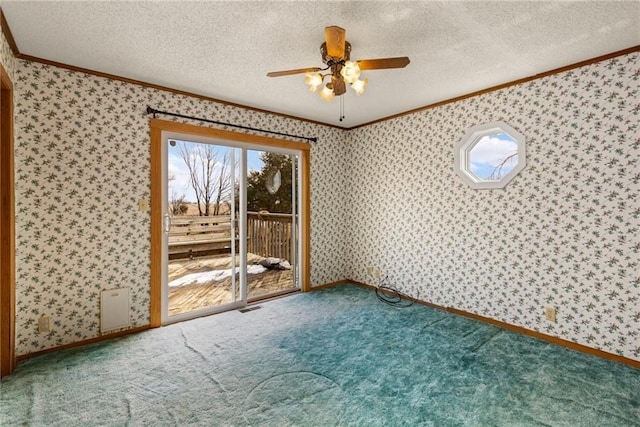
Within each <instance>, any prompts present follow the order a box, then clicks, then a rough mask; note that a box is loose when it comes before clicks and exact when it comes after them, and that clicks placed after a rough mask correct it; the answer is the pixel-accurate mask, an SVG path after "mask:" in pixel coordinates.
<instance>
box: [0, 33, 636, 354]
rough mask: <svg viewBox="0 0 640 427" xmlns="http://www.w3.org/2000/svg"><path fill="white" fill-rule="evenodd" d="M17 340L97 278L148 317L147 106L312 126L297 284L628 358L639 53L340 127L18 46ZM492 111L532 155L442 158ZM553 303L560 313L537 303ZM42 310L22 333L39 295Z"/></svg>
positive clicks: (77, 331) (11, 67)
mask: <svg viewBox="0 0 640 427" xmlns="http://www.w3.org/2000/svg"><path fill="white" fill-rule="evenodd" d="M0 42H1V44H0V61H2V64H3V65H4V67H5V68H6V69H7V71H8V73H9V75H10V76H11V77H12V79H13V82H14V86H15V102H16V121H15V138H16V142H15V144H16V148H15V149H16V163H15V165H16V201H17V210H16V216H17V218H16V221H17V224H16V234H17V248H16V252H17V254H16V255H17V260H16V267H17V277H16V280H17V284H16V299H17V319H16V321H17V322H16V328H17V349H16V351H17V354H25V353H29V352H33V351H38V350H41V349H45V348H50V347H54V346H57V345H61V344H66V343H69V342H74V341H80V340H83V339H87V338H92V337H95V336H98V335H99V327H98V322H99V292H100V290H101V289H104V288H110V287H115V286H129V287H131V289H132V302H133V305H132V324H133V326H139V325H145V324H147V323H148V318H149V312H148V303H149V217H148V213H142V212H139V211H137V200H138V199H139V198H142V197H148V196H149V130H148V125H147V123H148V119H147V115H146V114H145V113H144V107H145V106H146V105H151V106H154V107H156V108H160V109H167V110H172V111H178V112H181V113H184V114H193V115H196V116H206V117H215V118H217V119H220V120H224V121H229V122H234V123H239V124H245V125H251V126H258V127H266V128H270V129H273V130H278V131H285V132H290V133H297V134H303V135H315V136H318V137H319V138H320V139H319V142H318V143H317V144H314V145H313V147H312V151H311V163H312V169H311V182H312V198H311V203H312V237H311V240H312V242H311V244H312V284H314V285H319V284H323V283H328V282H333V281H337V280H340V279H343V278H345V277H348V278H352V279H355V280H358V281H362V282H367V283H375V279H374V278H373V277H370V276H368V275H367V267H368V266H372V267H379V268H380V269H381V270H382V274H383V276H384V275H388V276H389V282H390V283H391V284H393V285H396V286H398V287H400V288H401V289H402V290H404V291H405V292H407V293H410V294H412V295H414V296H418V297H419V298H420V299H423V300H426V301H431V302H433V303H436V304H440V305H443V306H452V307H456V308H459V309H462V310H467V311H470V312H473V313H478V314H481V315H483V316H488V317H492V318H495V319H498V320H502V321H505V322H508V323H512V324H515V325H519V326H522V327H525V328H528V329H533V330H538V331H541V332H544V333H547V334H550V335H555V336H559V337H561V338H564V339H569V340H574V341H576V342H578V343H582V344H585V345H588V346H591V347H595V348H600V349H603V350H605V351H609V352H613V353H617V354H620V355H623V356H626V357H630V358H634V359H640V341H639V340H640V337H639V332H638V331H639V330H640V309H638V306H639V305H640V304H639V303H640V301H639V298H640V277H638V273H637V271H638V252H639V251H640V237H639V233H638V228H639V220H638V217H639V215H640V213H639V212H640V207H639V202H638V194H639V193H640V177H639V174H638V162H639V157H640V156H639V151H640V140H639V138H638V126H639V123H638V122H639V120H640V114H639V112H638V107H637V102H634V100H635V99H637V98H638V91H639V85H640V83H639V77H638V76H639V75H640V70H639V68H640V66H639V55H638V54H632V55H627V56H623V57H619V58H616V59H613V60H608V61H604V62H602V63H599V64H594V65H590V66H587V67H584V68H580V69H577V70H573V71H569V72H566V73H563V74H559V75H556V76H551V77H547V78H544V79H541V80H537V81H533V82H529V83H526V84H523V85H519V86H515V87H511V88H508V89H504V90H502V91H499V92H493V93H489V94H485V95H482V96H480V97H474V98H470V99H467V100H463V101H460V102H456V103H453V104H448V105H446V106H442V107H439V108H435V109H431V110H427V111H423V112H420V113H416V114H412V115H408V116H403V117H400V118H397V119H394V120H390V121H386V122H382V123H379V124H375V125H372V126H368V127H365V128H359V129H356V130H353V131H350V132H345V131H340V130H336V129H332V128H329V127H324V126H318V125H313V124H309V123H305V122H299V121H295V120H289V119H285V118H281V117H277V116H272V115H268V114H263V113H256V112H251V111H245V110H242V109H239V108H234V107H229V106H225V105H221V104H215V103H210V102H206V101H202V100H198V99H194V98H189V97H185V96H179V95H174V94H171V93H167V92H163V91H158V90H153V89H149V88H144V87H139V86H135V85H131V84H127V83H123V82H118V81H111V80H108V79H104V78H99V77H95V76H90V75H85V74H82V73H77V72H72V71H68V70H64V69H59V68H56V67H51V66H46V65H42V64H37V63H32V62H27V61H19V60H15V59H14V58H13V56H12V55H11V52H10V49H9V47H8V44H7V43H6V40H5V39H4V37H2V38H1V40H0ZM492 120H504V121H506V122H507V123H509V124H510V125H511V126H512V127H514V128H516V129H517V130H519V131H520V132H521V133H523V134H525V136H526V137H527V138H528V141H527V155H528V162H527V163H528V164H527V167H526V168H525V169H524V171H522V172H521V174H520V175H519V176H518V177H517V178H516V179H514V180H513V181H512V182H511V183H510V184H509V186H508V187H507V188H505V189H503V190H484V191H478V190H471V189H469V188H468V187H467V186H466V185H465V184H463V183H462V182H461V181H460V179H459V178H458V177H457V175H456V174H455V173H454V171H453V151H452V150H453V146H454V144H455V143H456V142H457V141H458V140H459V139H460V138H461V137H462V136H463V135H464V133H465V131H466V129H467V128H468V127H470V126H473V125H476V124H480V123H484V122H487V121H492ZM546 305H553V306H556V307H557V308H558V322H557V323H555V324H553V323H548V322H545V321H544V320H543V307H544V306H546ZM42 314H46V315H50V316H52V317H53V318H54V325H53V330H52V332H51V333H48V334H37V330H36V324H37V319H38V317H39V316H40V315H42Z"/></svg>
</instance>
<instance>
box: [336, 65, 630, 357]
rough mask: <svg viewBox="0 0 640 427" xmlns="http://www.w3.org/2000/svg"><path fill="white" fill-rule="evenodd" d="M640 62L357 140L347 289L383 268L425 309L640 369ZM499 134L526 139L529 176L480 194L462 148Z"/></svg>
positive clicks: (419, 117)
mask: <svg viewBox="0 0 640 427" xmlns="http://www.w3.org/2000/svg"><path fill="white" fill-rule="evenodd" d="M639 58H640V55H638V54H637V53H636V54H631V55H627V56H622V57H618V58H615V59H612V60H607V61H604V62H601V63H597V64H593V65H590V66H587V67H583V68H579V69H575V70H573V71H568V72H565V73H562V74H558V75H554V76H551V77H546V78H543V79H540V80H535V81H532V82H529V83H525V84H522V85H518V86H514V87H510V88H507V89H504V90H501V91H497V92H492V93H488V94H485V95H482V96H478V97H473V98H469V99H466V100H463V101H459V102H456V103H452V104H448V105H445V106H441V107H438V108H434V109H430V110H426V111H423V112H420V113H416V114H412V115H408V116H403V117H400V118H397V119H394V120H390V121H385V122H381V123H379V124H375V125H372V126H368V127H364V128H360V129H356V130H354V131H352V132H350V133H349V134H348V136H347V139H348V152H347V159H348V169H349V171H350V174H349V175H348V176H347V186H346V187H347V189H348V194H347V206H348V213H347V219H348V223H349V228H348V230H349V234H348V235H347V259H348V260H349V266H348V275H349V277H352V278H353V279H355V280H358V281H363V282H368V283H374V282H375V280H374V279H372V278H371V277H370V276H368V275H367V267H369V266H374V267H376V266H378V267H380V269H381V270H382V275H383V276H385V275H388V276H389V279H388V281H389V283H390V284H392V285H395V286H397V287H399V288H400V289H402V290H403V291H404V292H407V293H409V294H411V295H413V296H417V297H419V298H420V299H423V300H426V301H430V302H433V303H435V304H439V305H442V306H451V307H456V308H459V309H462V310H465V311H468V312H472V313H477V314H480V315H483V316H487V317H491V318H494V319H498V320H501V321H504V322H507V323H511V324H514V325H518V326H522V327H524V328H527V329H532V330H536V331H540V332H543V333H546V334H549V335H554V336H559V337H561V338H564V339H567V340H572V341H575V342H578V343H581V344H584V345H587V346H590V347H595V348H599V349H602V350H605V351H608V352H611V353H617V354H620V355H622V356H625V357H629V358H632V359H640V276H639V271H640V268H639V259H640V256H639V251H640V233H639V216H640V200H639V198H640V137H639V131H640V111H639V109H638V108H639V107H638V99H639V97H640V59H639ZM495 120H503V121H505V122H506V123H508V124H509V125H511V126H512V127H513V128H515V129H516V130H518V131H519V132H521V133H522V134H524V135H525V136H526V138H527V166H526V168H525V169H524V170H523V171H522V172H521V173H520V174H519V175H518V176H517V177H516V178H515V179H514V180H513V181H511V183H510V184H509V185H508V186H507V187H506V188H505V189H502V190H472V189H470V188H469V187H468V186H467V185H466V184H464V183H463V182H462V181H461V180H460V178H459V177H458V176H457V175H456V174H455V172H454V169H453V147H454V145H455V144H456V143H457V142H458V141H459V140H460V138H462V137H463V136H464V134H465V131H466V130H467V129H468V128H469V127H471V126H474V125H478V124H482V123H486V122H489V121H495ZM545 306H555V307H556V308H557V323H550V322H547V321H545V320H544V307H545Z"/></svg>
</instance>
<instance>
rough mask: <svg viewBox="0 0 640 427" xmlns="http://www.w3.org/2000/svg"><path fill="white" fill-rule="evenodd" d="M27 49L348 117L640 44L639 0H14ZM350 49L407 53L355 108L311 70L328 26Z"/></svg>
mask: <svg viewBox="0 0 640 427" xmlns="http://www.w3.org/2000/svg"><path fill="white" fill-rule="evenodd" d="M0 7H2V10H3V12H4V14H5V17H6V19H7V22H8V24H9V27H10V29H11V32H12V34H13V37H14V39H15V41H16V44H17V46H18V49H19V51H20V53H21V54H23V55H28V56H34V57H38V58H42V59H46V60H50V61H56V62H60V63H63V64H68V65H73V66H76V67H82V68H87V69H91V70H95V71H100V72H103V73H109V74H115V75H118V76H121V77H126V78H130V79H135V80H141V81H145V82H149V83H154V84H157V85H162V86H167V87H170V88H174V89H179V90H184V91H188V92H193V93H196V94H199V95H204V96H209V97H213V98H217V99H220V100H224V101H228V102H234V103H239V104H243V105H247V106H251V107H256V108H261V109H266V110H270V111H275V112H278V113H283V114H288V115H292V116H296V117H301V118H306V119H311V120H316V121H320V122H323V123H328V124H332V125H339V126H343V127H352V126H356V125H359V124H362V123H366V122H369V121H373V120H376V119H380V118H383V117H387V116H390V115H393V114H397V113H402V112H405V111H407V110H411V109H414V108H418V107H422V106H425V105H428V104H432V103H435V102H439V101H443V100H447V99H451V98H454V97H457V96H461V95H465V94H468V93H471V92H474V91H478V90H482V89H486V88H489V87H491V86H495V85H499V84H502V83H507V82H510V81H513V80H517V79H521V78H525V77H529V76H532V75H535V74H538V73H541V72H545V71H549V70H552V69H554V68H558V67H562V66H565V65H570V64H573V63H576V62H580V61H583V60H587V59H591V58H594V57H597V56H600V55H605V54H608V53H611V52H615V51H618V50H622V49H626V48H630V47H633V46H637V45H639V44H640V2H639V1H626V2H616V1H606V2H596V1H582V2H564V1H562V2H560V1H553V2H538V1H536V2H529V1H517V2H508V1H499V2H482V1H445V2H438V1H404V2H396V1H382V2H378V1H366V2H357V1H295V2H293V1H287V2H277V1H200V2H185V1H165V2H161V1H133V2H123V1H102V2H98V1H25V0H20V1H17V0H4V1H2V2H1V3H0ZM328 25H338V26H341V27H343V28H345V29H346V30H347V40H348V41H349V42H350V43H351V45H352V54H351V57H352V59H369V58H380V57H390V56H391V57H393V56H409V57H410V58H411V63H410V64H409V65H408V66H407V67H406V68H404V69H396V70H375V71H366V72H363V77H366V78H368V79H369V85H368V86H367V90H366V91H365V93H364V94H363V95H361V96H357V95H355V93H353V92H352V91H351V89H349V91H348V92H347V94H346V95H345V96H344V97H343V98H344V104H345V105H344V108H345V116H346V117H345V120H344V121H342V122H339V116H340V104H339V102H338V98H336V100H334V101H333V102H332V103H326V102H324V101H322V100H321V99H319V98H318V96H317V95H316V94H312V93H311V92H309V90H308V89H307V87H306V85H305V84H304V75H294V76H288V77H278V78H269V77H266V73H267V72H269V71H278V70H286V69H291V68H304V67H314V66H323V64H322V62H321V57H320V53H319V47H320V44H321V43H322V42H323V38H324V27H325V26H328Z"/></svg>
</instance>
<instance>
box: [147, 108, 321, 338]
mask: <svg viewBox="0 0 640 427" xmlns="http://www.w3.org/2000/svg"><path fill="white" fill-rule="evenodd" d="M149 125H150V128H151V203H150V204H151V294H150V325H151V327H160V326H162V262H163V258H162V257H163V251H162V244H163V243H162V213H163V211H164V209H163V206H162V186H163V182H162V132H163V131H165V132H175V133H181V134H188V135H194V136H201V137H207V138H215V139H222V140H228V141H236V142H242V143H246V144H254V145H255V146H256V149H260V148H262V149H265V148H266V149H268V148H284V149H288V150H298V151H299V152H300V168H301V177H302V181H301V182H300V186H301V189H302V191H301V200H300V204H301V206H300V217H301V218H300V235H299V239H300V240H299V241H300V245H301V253H302V255H301V257H300V288H301V289H302V292H307V291H309V290H310V258H311V257H310V246H311V245H310V225H311V219H310V206H311V199H310V194H309V193H310V189H311V185H310V182H309V176H310V173H309V163H310V162H309V154H310V148H311V147H310V145H309V144H307V143H302V142H296V141H287V140H283V139H277V138H270V137H264V136H258V135H249V134H244V133H239V132H232V131H225V130H220V129H214V128H209V127H203V126H196V125H190V124H185V123H178V122H171V121H166V120H160V119H150V121H149Z"/></svg>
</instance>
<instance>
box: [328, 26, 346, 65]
mask: <svg viewBox="0 0 640 427" xmlns="http://www.w3.org/2000/svg"><path fill="white" fill-rule="evenodd" d="M346 37H347V31H346V30H345V29H344V28H340V27H336V26H335V25H333V26H331V27H325V29H324V38H325V41H326V42H327V55H328V56H331V57H333V58H344V43H345V42H346V41H347V39H346Z"/></svg>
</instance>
